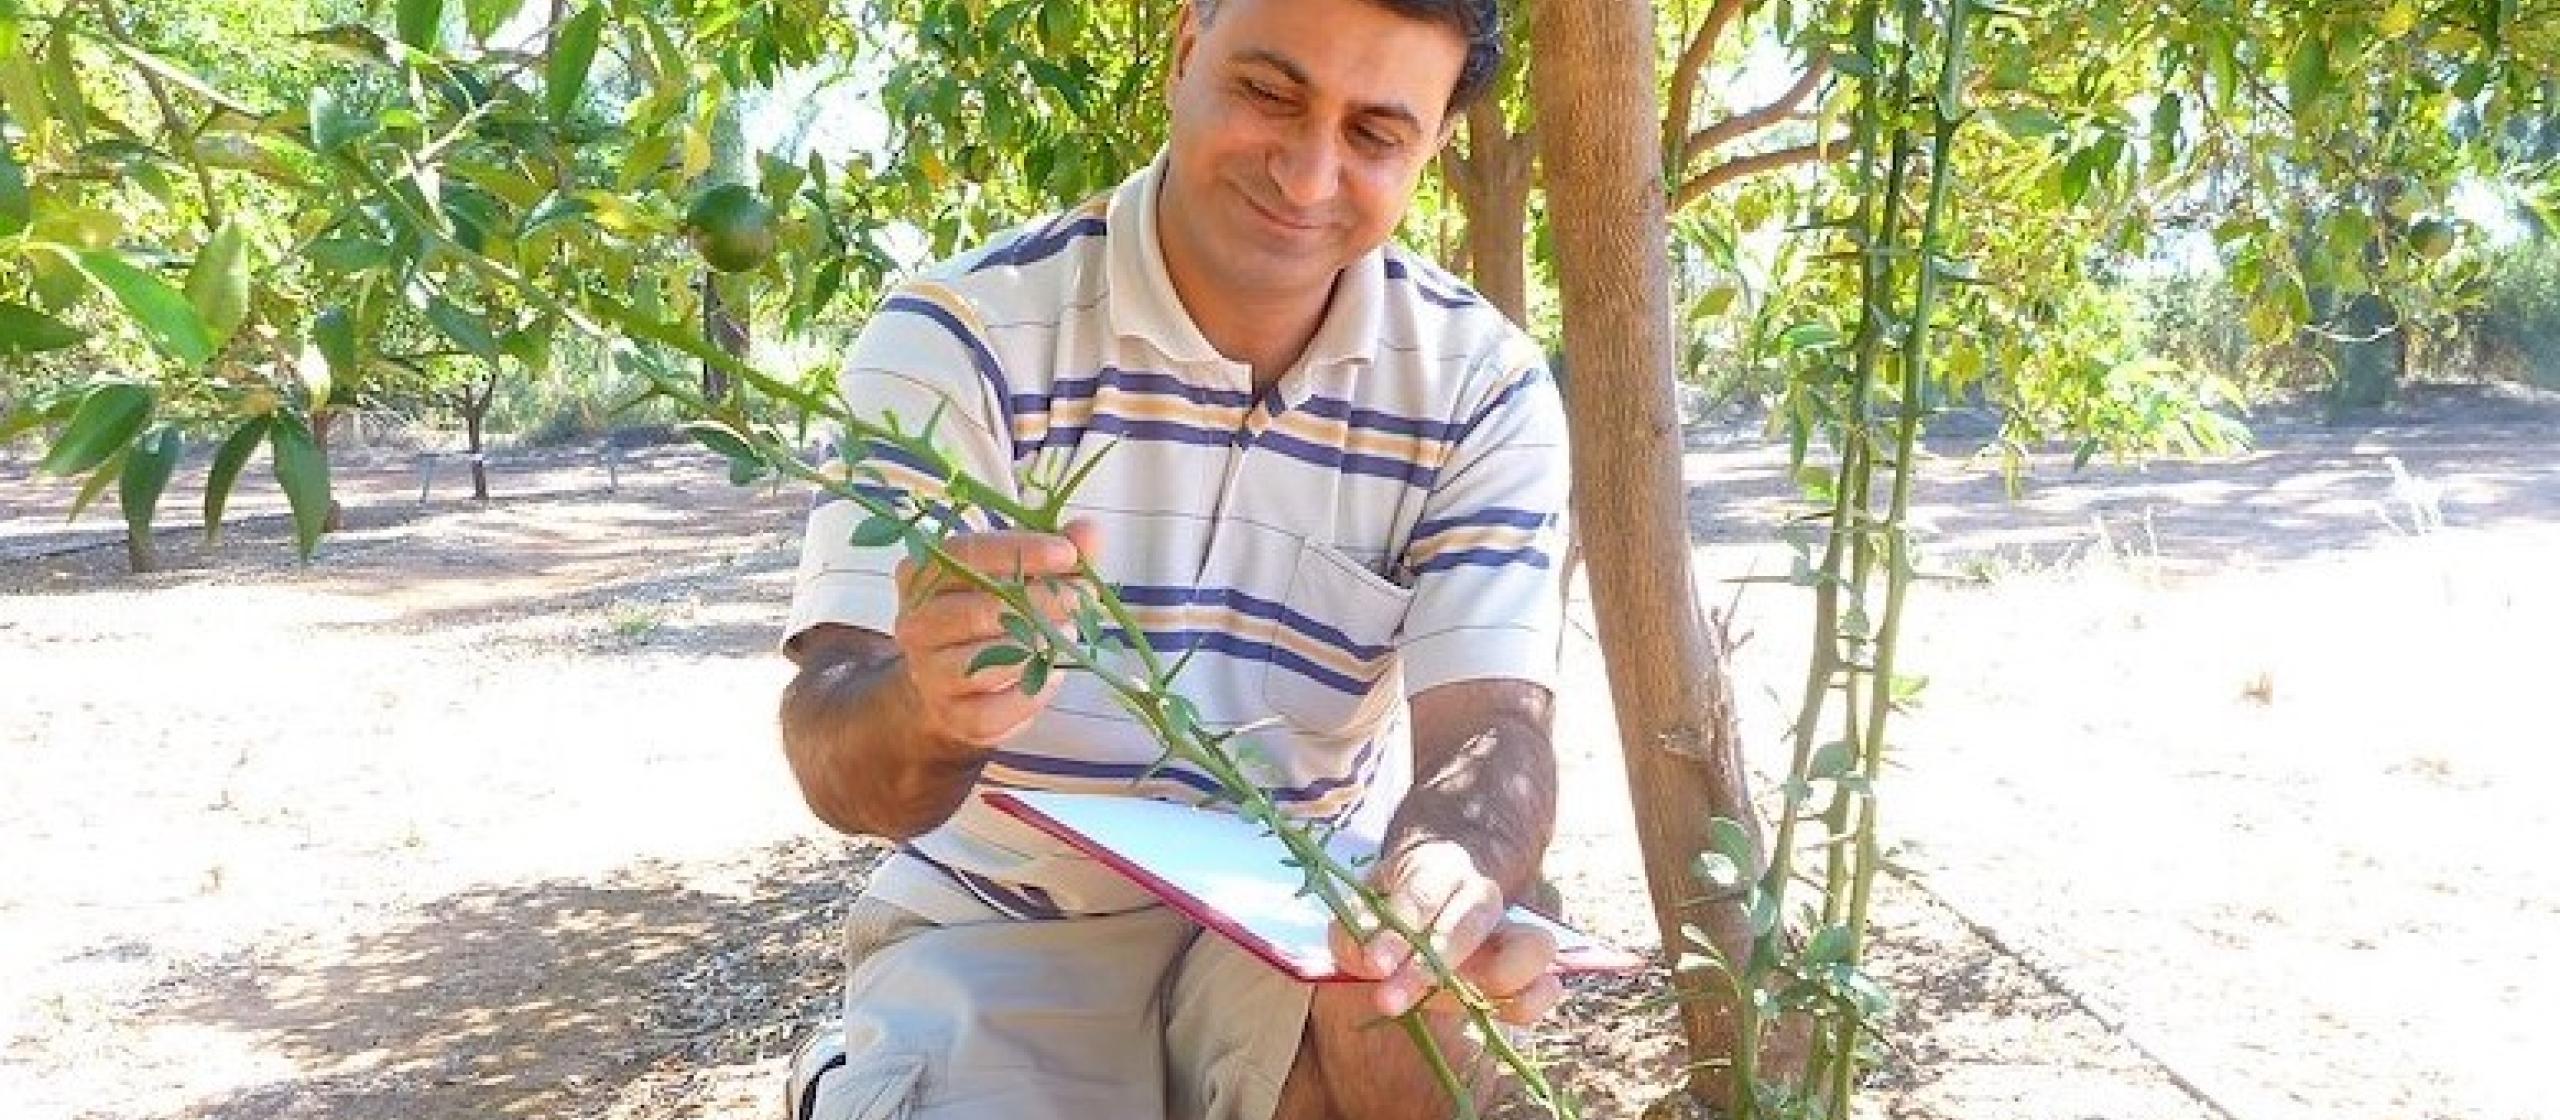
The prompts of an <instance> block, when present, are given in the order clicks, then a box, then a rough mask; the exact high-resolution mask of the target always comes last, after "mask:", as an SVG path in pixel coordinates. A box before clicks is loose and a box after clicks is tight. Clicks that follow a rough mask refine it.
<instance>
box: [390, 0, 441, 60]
mask: <svg viewBox="0 0 2560 1120" xmlns="http://www.w3.org/2000/svg"><path fill="white" fill-rule="evenodd" d="M375 10H376V11H380V10H381V9H379V8H377V9H375ZM393 18H394V19H395V20H397V26H398V27H399V30H400V41H401V42H403V43H407V44H409V45H410V46H413V47H416V48H418V49H419V50H422V51H432V50H434V49H436V32H437V31H438V30H439V29H440V28H441V27H442V25H443V24H444V0H400V5H399V7H398V8H397V9H396V10H395V13H394V17H393Z"/></svg>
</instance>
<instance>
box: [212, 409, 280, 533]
mask: <svg viewBox="0 0 2560 1120" xmlns="http://www.w3.org/2000/svg"><path fill="white" fill-rule="evenodd" d="M274 423H275V420H274V419H273V418H272V417H271V416H260V417H257V418H256V419H253V420H251V421H249V422H248V423H246V424H242V425H240V428H239V430H237V431H234V432H232V433H231V435H230V437H229V438H226V439H224V440H223V441H222V446H221V447H219V448H217V449H215V451H214V453H213V466H212V468H211V469H209V470H207V471H206V472H205V476H204V540H205V543H206V544H219V543H221V541H222V511H223V509H224V508H225V507H226V506H228V505H230V503H231V488H232V487H233V486H234V485H235V484H237V483H238V482H239V481H240V469H241V468H242V467H245V466H247V465H248V464H249V453H250V452H252V451H256V450H257V449H258V444H259V442H260V441H262V440H264V439H266V438H267V429H268V428H269V427H270V426H272V425H273V424H274Z"/></svg>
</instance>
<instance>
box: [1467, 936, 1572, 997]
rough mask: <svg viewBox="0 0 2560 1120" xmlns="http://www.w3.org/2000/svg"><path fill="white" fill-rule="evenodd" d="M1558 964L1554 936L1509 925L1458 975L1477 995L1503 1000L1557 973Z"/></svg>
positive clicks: (1488, 940) (1470, 959) (1490, 938)
mask: <svg viewBox="0 0 2560 1120" xmlns="http://www.w3.org/2000/svg"><path fill="white" fill-rule="evenodd" d="M1555 964H1556V938H1555V935H1554V934H1552V933H1549V932H1547V931H1546V928H1545V927H1543V926H1534V925H1530V924H1528V923H1526V922H1505V923H1503V925H1502V928H1500V929H1498V930H1495V931H1494V933H1493V936H1491V937H1489V938H1486V939H1485V943H1484V947H1483V948H1482V949H1479V950H1477V951H1476V954H1475V955H1474V956H1473V957H1469V958H1468V959H1467V963H1466V964H1465V965H1464V966H1463V967H1461V968H1460V969H1459V970H1458V971H1459V972H1460V974H1462V975H1464V976H1465V977H1466V978H1467V979H1468V980H1469V981H1470V982H1472V983H1474V984H1475V986H1476V990H1477V991H1480V992H1483V993H1484V994H1485V995H1487V996H1490V997H1492V998H1494V999H1497V1000H1501V999H1512V998H1516V997H1517V996H1518V995H1519V994H1520V993H1522V992H1525V991H1527V990H1528V989H1530V988H1531V987H1533V986H1535V985H1536V984H1537V983H1538V981H1539V980H1540V979H1543V978H1546V977H1548V976H1549V975H1551V974H1552V973H1553V972H1554V970H1555Z"/></svg>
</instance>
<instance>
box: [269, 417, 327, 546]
mask: <svg viewBox="0 0 2560 1120" xmlns="http://www.w3.org/2000/svg"><path fill="white" fill-rule="evenodd" d="M275 417H276V422H275V423H274V424H273V425H272V426H271V427H269V428H268V432H267V436H268V440H267V442H268V445H269V447H270V448H271V449H272V450H273V452H274V457H275V472H276V482H277V484H278V485H281V486H283V487H284V497H285V502H286V504H288V505H290V506H292V507H293V546H294V551H295V552H297V553H299V554H300V555H301V556H302V558H303V559H304V560H309V559H311V550H312V548H313V547H314V546H316V545H318V544H319V543H320V534H321V532H323V531H324V530H325V529H326V527H327V526H328V523H329V460H328V457H327V456H324V455H322V454H321V453H320V445H319V444H317V443H315V442H313V441H312V439H311V429H310V428H309V427H307V426H305V425H304V424H303V422H302V418H301V417H299V416H295V415H293V414H292V413H289V412H279V413H276V414H275Z"/></svg>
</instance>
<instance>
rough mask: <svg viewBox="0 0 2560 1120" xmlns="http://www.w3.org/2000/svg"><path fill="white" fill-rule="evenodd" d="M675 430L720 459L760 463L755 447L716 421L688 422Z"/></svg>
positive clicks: (677, 426)
mask: <svg viewBox="0 0 2560 1120" xmlns="http://www.w3.org/2000/svg"><path fill="white" fill-rule="evenodd" d="M676 430H677V431H680V432H683V433H684V434H686V435H689V436H692V437H693V438H694V441H695V442H697V443H700V444H701V445H703V446H704V447H708V448H710V449H711V450H713V451H715V452H718V453H719V455H720V457H721V458H723V459H727V460H729V461H730V462H733V463H734V462H737V461H739V460H741V459H744V460H746V461H748V462H758V461H760V460H759V459H758V458H757V456H756V449H755V446H754V445H753V444H750V443H748V442H747V440H746V437H744V436H741V435H739V434H738V433H737V432H735V431H732V430H730V428H729V426H728V425H726V424H723V423H721V422H719V421H717V420H688V421H686V422H684V423H682V424H679V425H676Z"/></svg>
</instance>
